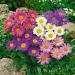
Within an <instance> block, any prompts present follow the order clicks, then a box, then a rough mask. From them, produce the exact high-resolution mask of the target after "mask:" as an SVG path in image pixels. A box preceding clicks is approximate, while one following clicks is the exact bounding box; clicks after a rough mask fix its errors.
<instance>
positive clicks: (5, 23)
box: [4, 19, 14, 27]
mask: <svg viewBox="0 0 75 75" xmlns="http://www.w3.org/2000/svg"><path fill="white" fill-rule="evenodd" d="M13 25H14V21H13V20H12V19H6V20H5V21H4V26H5V27H12V26H13Z"/></svg>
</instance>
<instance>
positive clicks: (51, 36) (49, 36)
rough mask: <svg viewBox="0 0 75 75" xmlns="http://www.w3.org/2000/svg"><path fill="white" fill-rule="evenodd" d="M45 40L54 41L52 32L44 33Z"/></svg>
mask: <svg viewBox="0 0 75 75" xmlns="http://www.w3.org/2000/svg"><path fill="white" fill-rule="evenodd" d="M45 38H46V39H47V40H54V39H55V38H56V34H55V33H54V32H50V31H48V32H46V34H45Z"/></svg>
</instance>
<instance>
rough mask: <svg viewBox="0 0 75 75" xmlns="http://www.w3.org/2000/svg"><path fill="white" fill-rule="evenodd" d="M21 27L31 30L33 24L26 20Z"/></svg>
mask: <svg viewBox="0 0 75 75" xmlns="http://www.w3.org/2000/svg"><path fill="white" fill-rule="evenodd" d="M23 27H24V28H25V29H33V28H34V27H35V22H33V21H31V20H27V21H26V22H24V23H23Z"/></svg>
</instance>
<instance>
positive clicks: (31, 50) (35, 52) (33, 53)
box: [28, 47, 39, 56]
mask: <svg viewBox="0 0 75 75" xmlns="http://www.w3.org/2000/svg"><path fill="white" fill-rule="evenodd" d="M28 50H29V51H28V53H29V55H30V56H37V55H38V54H39V49H38V48H36V47H31V48H29V49H28Z"/></svg>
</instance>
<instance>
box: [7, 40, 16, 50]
mask: <svg viewBox="0 0 75 75" xmlns="http://www.w3.org/2000/svg"><path fill="white" fill-rule="evenodd" d="M16 45H17V42H16V41H15V40H12V41H8V42H7V44H6V47H7V49H10V50H13V49H15V48H16Z"/></svg>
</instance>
